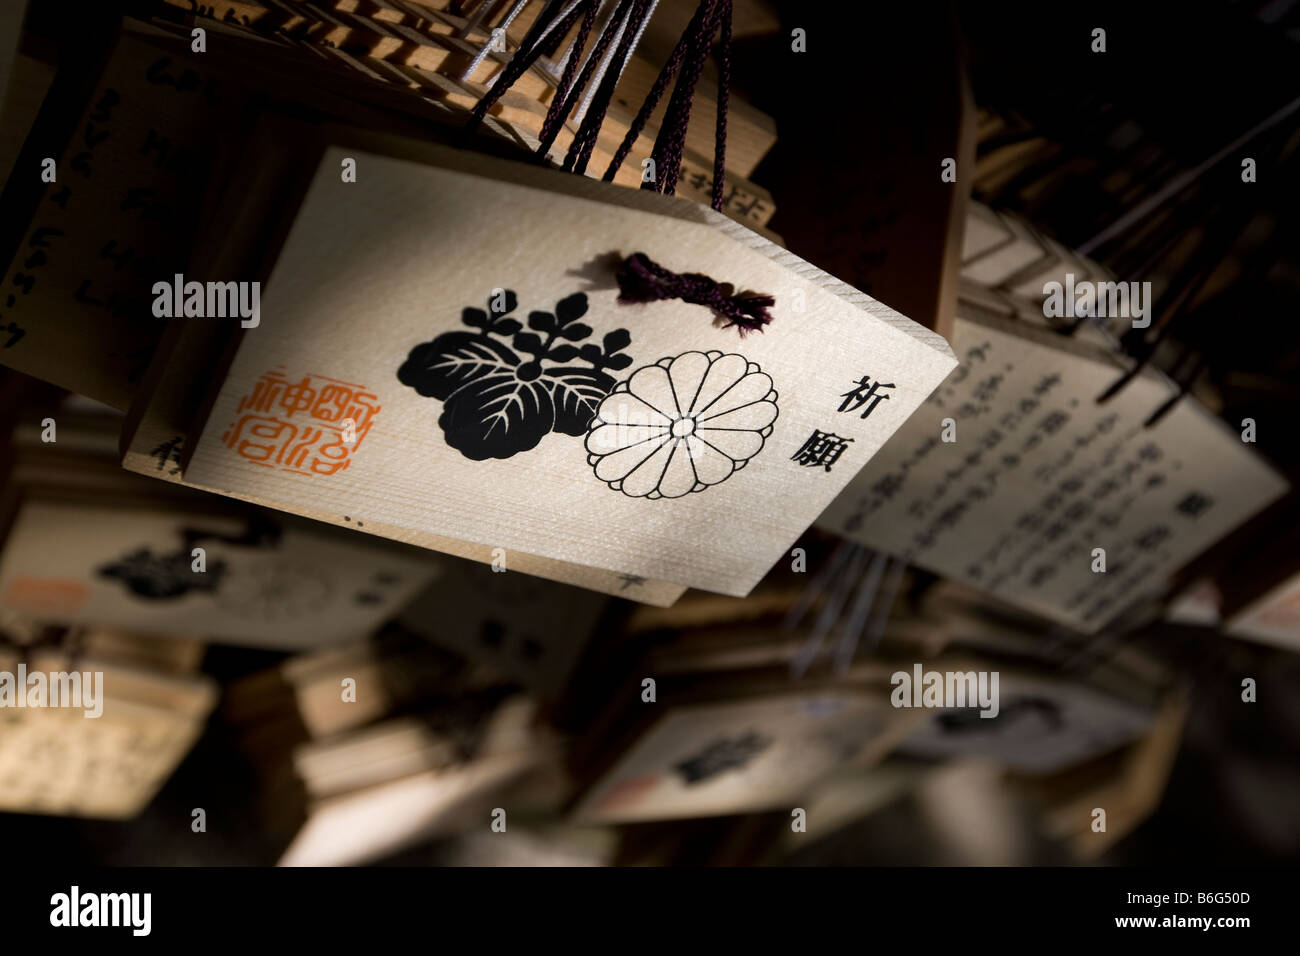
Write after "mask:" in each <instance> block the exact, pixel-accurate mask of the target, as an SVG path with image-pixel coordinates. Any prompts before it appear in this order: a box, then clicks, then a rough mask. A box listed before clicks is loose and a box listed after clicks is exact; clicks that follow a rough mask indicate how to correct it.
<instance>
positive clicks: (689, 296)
mask: <svg viewBox="0 0 1300 956" xmlns="http://www.w3.org/2000/svg"><path fill="white" fill-rule="evenodd" d="M615 277H616V278H617V279H618V291H619V295H618V301H619V303H620V304H621V305H629V304H633V303H639V302H659V301H662V300H664V299H681V300H682V301H683V302H690V303H692V304H693V305H702V306H704V307H705V308H707V309H711V310H712V311H713V314H714V315H716V316H718V317H719V318H721V319H726V320H727V321H726V324H725V325H724V326H723V328H731V327H732V326H735V327H736V328H738V329H739V330H740V334H741V335H742V336H743V335H744V334H745V333H746V332H753V331H759V332H761V331H763V327H764V326H765V325H767V324H768V323H769V322H771V321H772V314H771V313H770V312H768V311H767V310H768V309H769V308H771V307H772V306H774V305H776V299H775V298H773V297H772V296H770V295H765V294H763V293H761V292H750V291H741V292H736V291H735V287H734V286H732V285H731V283H729V282H717V281H716V280H714V279H710V278H709V277H708V276H706V275H702V274H700V273H698V272H686V273H676V272H671V271H669V270H668V269H665V268H664V267H663V266H661V265H659V263H657V262H654V261H653V260H651V259H650V258H649V257H648V256H647V255H646V254H645V253H643V252H634V253H632V255H630V256H628V257H627V258H626V259H624V260H623V263H622V265H620V266H619V269H618V272H617V274H616V276H615Z"/></svg>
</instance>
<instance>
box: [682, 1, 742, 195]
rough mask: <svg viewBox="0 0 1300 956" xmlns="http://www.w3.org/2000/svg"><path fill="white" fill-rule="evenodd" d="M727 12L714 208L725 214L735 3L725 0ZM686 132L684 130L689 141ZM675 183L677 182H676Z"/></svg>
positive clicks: (721, 40) (716, 135) (721, 60)
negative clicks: (723, 189) (732, 25)
mask: <svg viewBox="0 0 1300 956" xmlns="http://www.w3.org/2000/svg"><path fill="white" fill-rule="evenodd" d="M723 3H724V9H723V11H722V13H721V15H720V17H719V19H720V20H721V30H720V33H719V35H718V102H717V108H718V112H717V117H716V120H715V123H714V130H715V133H714V137H713V195H712V197H711V199H712V202H711V203H710V205H712V206H713V208H714V209H716V210H717V211H718V212H722V186H723V183H725V182H726V179H727V97H728V88H729V87H730V86H731V3H732V0H723ZM685 135H686V131H685V130H684V129H683V130H682V136H683V137H685ZM672 182H673V183H676V182H677V180H676V179H673V180H672Z"/></svg>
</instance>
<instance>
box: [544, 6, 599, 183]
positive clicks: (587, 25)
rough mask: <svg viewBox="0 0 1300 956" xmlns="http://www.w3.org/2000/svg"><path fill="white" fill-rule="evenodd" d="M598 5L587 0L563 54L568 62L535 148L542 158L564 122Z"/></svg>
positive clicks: (549, 149) (549, 148) (548, 150)
mask: <svg viewBox="0 0 1300 956" xmlns="http://www.w3.org/2000/svg"><path fill="white" fill-rule="evenodd" d="M599 6H600V4H599V3H597V2H595V0H587V9H586V12H585V13H584V14H583V16H582V25H581V26H579V27H578V35H577V37H576V38H575V39H574V41H573V46H571V47H570V48H569V52H568V53H566V54H565V59H566V60H567V61H568V62H567V63H566V64H565V66H564V75H563V76H562V77H560V85H559V86H557V87H556V89H555V96H554V97H553V98H552V99H551V108H550V109H548V110H547V111H546V119H545V121H544V122H543V123H542V134H541V145H540V146H539V147H538V148H537V155H538V156H541V157H543V158H545V157H546V155H547V154H548V153H549V152H550V151H551V144H552V143H554V142H555V137H556V136H557V135H559V132H560V127H561V126H562V125H563V124H564V118H565V116H567V115H568V112H569V110H568V106H567V104H566V100H567V99H568V96H569V88H570V86H571V84H572V83H573V79H574V76H575V75H576V74H577V72H578V60H579V58H580V57H581V54H582V50H583V47H585V46H586V45H587V34H589V33H590V32H591V25H592V24H593V23H595V22H596V11H597V10H598V9H599Z"/></svg>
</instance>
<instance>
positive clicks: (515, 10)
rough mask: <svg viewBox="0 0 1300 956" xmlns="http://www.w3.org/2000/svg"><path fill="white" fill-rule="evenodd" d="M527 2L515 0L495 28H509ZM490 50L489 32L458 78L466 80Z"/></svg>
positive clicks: (525, 0)
mask: <svg viewBox="0 0 1300 956" xmlns="http://www.w3.org/2000/svg"><path fill="white" fill-rule="evenodd" d="M528 2H529V0H515V5H514V6H513V7H511V8H510V12H509V13H507V14H506V16H505V19H504V20H502V21H501V22H500V23H499V24H497V29H499V30H501V31H503V32H504V31H505V30H507V29H509V27H510V24H511V23H512V22H514V19H515V17H517V16H519V13H520V11H521V10H523V8H524V7H525V6H527V5H528ZM543 14H545V8H543ZM468 33H469V30H468V28H467V29H466V30H465V31H464V32H462V34H461V36H466V35H468ZM490 52H492V37H491V35H490V34H489V36H488V39H487V42H486V43H484V44H483V49H481V50H479V51H478V53H477V54H475V56H474V59H472V60H470V61H469V66H467V67H465V69H464V70H463V71H461V74H460V78H461V81H462V82H464V81H466V80H468V79H469V78H470V77H471V76H473V75H474V71H475V70H477V69H478V66H479V64H480V63H482V62H483V61H484V60H486V59H487V55H488V54H489V53H490Z"/></svg>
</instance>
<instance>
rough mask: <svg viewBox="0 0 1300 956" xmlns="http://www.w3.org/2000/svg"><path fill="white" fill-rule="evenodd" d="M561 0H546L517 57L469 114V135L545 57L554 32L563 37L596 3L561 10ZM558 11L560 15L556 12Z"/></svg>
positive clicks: (577, 2)
mask: <svg viewBox="0 0 1300 956" xmlns="http://www.w3.org/2000/svg"><path fill="white" fill-rule="evenodd" d="M560 2H561V0H546V6H545V7H544V8H542V12H541V13H540V14H538V16H537V19H536V20H535V21H533V25H532V26H531V27H529V28H528V32H527V33H526V34H525V35H524V39H523V42H521V43H520V44H519V49H518V50H516V51H515V55H514V56H512V57H511V58H510V62H509V63H507V64H506V68H505V69H504V70H502V71H501V74H500V75H499V76H498V77H497V80H496V82H495V83H493V84H492V86H491V87H490V88H489V89H488V91H487V92H486V93H484V94H483V96H482V97H481V98H480V99H479V101H478V103H477V104H475V106H474V109H473V111H472V112H471V113H470V114H469V120H468V121H467V122H466V123H465V128H464V132H465V134H466V135H468V134H469V133H472V132H473V131H474V130H475V129H477V128H478V126H479V124H480V123H482V122H483V119H484V117H486V116H487V114H488V110H490V109H491V108H492V107H493V106H495V105H496V103H497V100H499V99H501V97H502V96H504V95H505V92H506V90H508V89H510V87H512V86H514V84H515V82H516V81H517V80H518V79H519V78H520V77H521V76H523V75H524V73H526V72H527V71H528V68H529V67H531V66H532V65H533V64H534V63H536V62H537V58H538V57H539V56H541V55H542V46H543V44H544V42H545V40H546V38H547V36H548V35H550V34H551V33H552V32H554V31H556V30H558V31H559V36H564V34H566V33H568V31H569V29H570V28H571V27H572V26H573V24H574V22H575V21H576V20H577V18H578V15H579V14H581V13H582V12H583V8H584V7H585V6H586V5H587V4H589V3H593V2H594V0H569V3H568V4H567V5H566V6H565V7H564V8H563V9H562V10H561V9H560ZM557 11H558V12H557Z"/></svg>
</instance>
